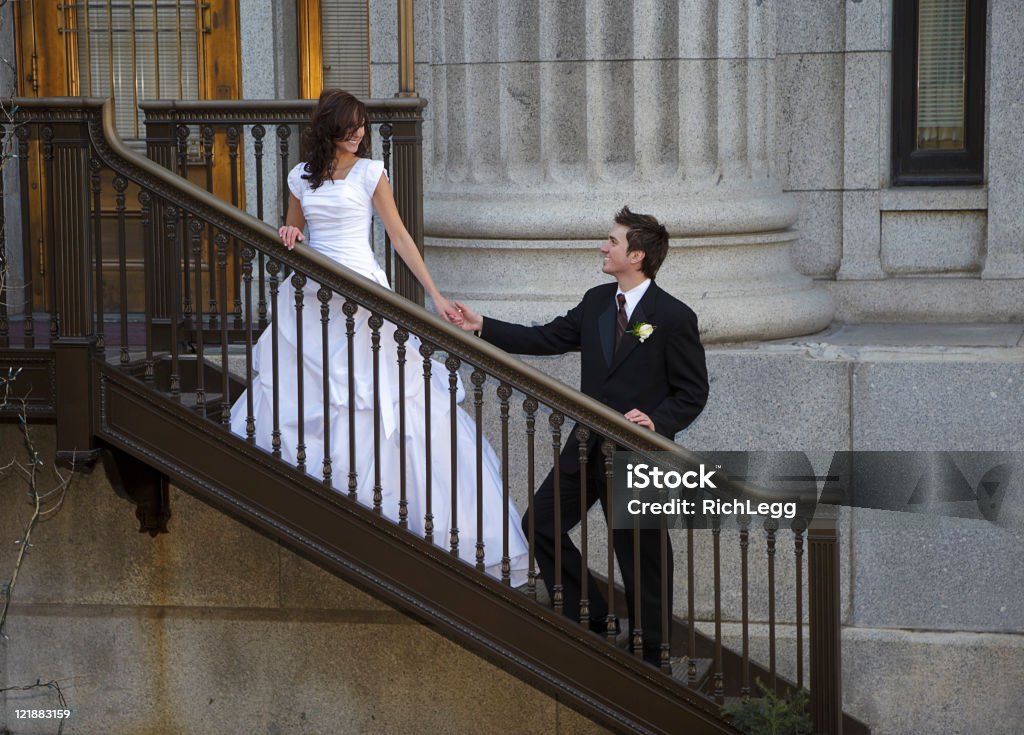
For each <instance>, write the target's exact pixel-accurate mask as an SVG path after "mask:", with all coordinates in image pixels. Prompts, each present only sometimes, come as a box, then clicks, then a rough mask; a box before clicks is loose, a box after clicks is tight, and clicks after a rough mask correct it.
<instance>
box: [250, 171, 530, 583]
mask: <svg viewBox="0 0 1024 735" xmlns="http://www.w3.org/2000/svg"><path fill="white" fill-rule="evenodd" d="M303 166H304V164H301V163H300V164H299V165H298V166H296V167H295V168H293V169H292V170H291V172H290V173H289V174H288V187H289V189H291V192H292V194H294V195H295V197H296V198H297V199H298V200H299V202H300V203H301V204H302V212H303V214H304V215H305V217H306V223H307V224H308V226H309V246H310V247H311V248H313V249H314V250H317V251H318V252H320V253H322V254H323V255H326V256H327V257H329V258H331V259H333V260H335V261H336V262H338V263H340V264H342V265H344V266H346V267H348V268H350V269H352V270H354V271H356V272H357V273H359V274H361V275H363V276H366V277H367V278H370V279H371V280H374V281H376V282H377V283H379V284H380V285H381V286H384V287H385V288H390V285H389V284H388V281H387V276H386V275H385V273H384V271H383V270H381V268H380V266H379V265H378V264H377V261H376V258H375V257H374V254H373V250H372V249H371V246H370V233H371V218H372V214H373V204H372V197H373V192H374V190H375V188H376V186H377V184H378V182H379V181H380V177H381V174H382V173H383V171H384V164H383V162H381V161H374V160H370V159H359V160H358V161H357V162H356V164H355V166H353V167H352V169H351V170H350V171H349V173H348V176H346V177H345V178H344V179H338V180H334V181H331V180H326V181H324V183H323V184H322V185H321V186H320V187H319V188H318V189H316V190H315V191H314V190H313V189H311V188H310V186H309V183H308V182H307V181H306V180H304V179H302V174H303V173H304V168H303ZM319 288H320V284H318V283H314V282H313V281H312V279H310V280H309V281H308V282H307V283H306V285H305V287H304V288H303V309H302V366H303V371H304V373H303V394H304V395H303V401H302V408H303V410H302V424H303V430H304V436H303V443H304V444H305V465H306V472H308V473H309V474H310V475H313V476H314V477H317V478H318V479H319V478H322V477H323V460H324V427H325V425H327V424H329V427H330V452H329V453H330V460H331V477H332V486H333V487H334V488H335V489H336V490H338V491H339V492H342V493H347V492H348V483H349V457H350V454H349V386H348V383H349V380H348V354H347V350H348V343H347V337H346V326H345V320H346V317H345V315H344V313H343V312H342V305H343V304H344V302H345V299H344V298H343V297H341V296H338V295H337V294H334V295H333V297H332V298H331V300H330V302H329V322H328V324H329V327H328V331H329V338H328V348H329V352H328V356H329V357H328V372H329V375H328V379H329V395H330V401H329V406H328V409H327V411H326V419H325V411H324V400H323V364H322V361H323V341H322V325H321V318H320V301H319V300H318V298H317V291H318V290H319ZM273 308H274V311H275V312H276V319H277V328H278V375H279V376H280V377H279V380H280V385H279V386H278V389H279V392H278V396H279V399H278V403H279V425H280V432H281V456H282V458H283V459H285V460H286V461H288V462H290V463H291V464H293V465H297V464H298V445H299V433H298V428H299V411H298V400H297V396H298V381H297V373H298V369H297V362H298V361H297V329H296V327H297V320H296V308H295V289H294V287H293V286H292V284H291V280H290V279H284V280H283V282H282V283H281V286H280V291H279V293H278V297H277V303H276V304H274V305H273ZM369 317H370V314H369V312H368V311H367V310H366V309H364V308H360V309H359V310H358V311H357V312H356V314H355V317H354V319H355V332H354V339H353V352H354V355H355V359H354V361H353V363H354V378H355V380H354V382H355V390H354V398H355V409H356V410H355V434H356V461H355V468H356V480H357V498H358V499H359V501H360V502H362V503H364V504H366V505H372V503H373V490H374V485H375V477H374V474H375V473H374V446H373V434H374V425H373V424H374V412H373V389H374V385H373V353H372V350H371V329H370V326H369V324H368V323H367V322H368V319H369ZM273 329H274V326H273V325H271V326H270V327H268V328H267V329H266V330H265V331H264V332H263V334H262V335H260V338H259V341H258V342H257V343H256V345H255V347H254V349H253V370H254V371H255V372H257V373H258V374H257V375H256V376H255V377H254V378H253V385H252V393H253V395H252V400H253V418H254V421H255V429H256V434H255V439H256V444H257V445H258V446H260V447H261V448H263V449H266V450H267V451H270V450H271V447H272V432H273V427H274V423H273V422H274V413H273V390H274V385H273V371H272V368H271V366H272V364H273V362H272V361H273V353H272V332H273ZM394 332H395V327H394V325H393V324H390V323H388V322H385V323H384V326H383V327H381V329H380V441H381V445H380V486H381V489H382V498H381V504H382V510H383V513H384V514H385V515H386V516H388V517H389V518H391V519H393V520H398V517H399V500H400V482H399V466H400V465H399V463H400V445H399V420H400V415H399V408H400V407H399V404H398V390H399V386H398V374H399V369H398V350H397V343H396V342H395V338H394ZM419 344H420V343H419V340H418V339H416V337H414V336H410V338H409V340H408V342H407V343H406V368H405V461H406V500H407V502H408V507H407V509H408V516H407V518H408V523H409V529H410V531H412V532H413V533H416V534H418V535H420V536H421V537H422V536H423V535H424V531H425V514H426V512H427V499H426V467H427V465H426V455H425V438H426V427H425V418H424V416H425V409H424V380H423V360H422V357H421V356H420V354H419ZM459 388H460V390H459V396H458V398H459V400H461V394H462V390H461V384H460V386H459ZM450 401H451V398H450V393H449V380H448V370H447V368H445V367H444V366H443V365H441V364H440V363H438V362H434V363H433V365H432V370H431V384H430V427H431V428H430V438H431V463H430V470H431V503H430V511H431V514H432V516H433V537H434V542H435V543H437V544H438V545H440V546H442V547H446V548H447V547H448V546H449V543H450V532H451V527H452V512H451V505H452V503H451V501H452V492H451V486H452V482H451V477H452V472H451V444H450V438H449V437H450V434H451V412H450V405H451V403H450ZM246 410H247V396H246V395H245V393H243V394H242V395H241V397H240V398H239V399H238V400H237V401H236V402H235V404H234V405H233V406H232V408H231V430H232V432H234V433H235V434H238V435H240V436H243V437H244V436H245V435H246ZM325 421H326V422H327V423H326V424H325ZM456 423H457V427H458V437H457V451H458V460H457V467H456V470H457V476H458V482H457V491H456V506H457V510H456V522H457V528H458V542H459V556H460V557H461V558H462V559H463V560H465V561H467V562H469V563H476V542H477V538H476V528H477V518H476V516H477V472H476V423H475V422H474V421H473V420H472V419H471V418H470V417H469V415H468V414H467V413H466V412H465V411H463V410H462V409H461V408H456ZM482 498H483V542H484V552H485V555H484V565H485V566H486V567H487V571H488V573H490V574H491V575H493V576H495V577H499V578H500V574H501V558H502V541H503V538H502V528H503V517H502V486H501V467H500V464H499V461H498V458H497V456H496V455H495V453H494V450H493V449H492V448H491V446H490V444H489V443H488V442H487V440H486V439H484V442H483V494H482ZM508 517H509V523H508V526H509V556H510V558H511V570H512V584H513V585H516V586H518V585H519V584H522V583H523V582H525V581H526V569H527V558H528V557H527V545H526V539H525V538H524V537H523V533H522V530H521V528H520V526H519V513H518V512H517V511H516V509H515V506H514V505H512V503H511V502H509V508H508Z"/></svg>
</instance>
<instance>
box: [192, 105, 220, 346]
mask: <svg viewBox="0 0 1024 735" xmlns="http://www.w3.org/2000/svg"><path fill="white" fill-rule="evenodd" d="M200 132H201V133H202V136H203V164H204V165H205V168H206V190H207V191H208V192H210V193H211V194H212V193H213V127H212V126H210V125H203V127H202V129H201V131H200ZM210 234H211V233H210V228H209V227H207V228H206V243H207V251H208V252H207V254H206V262H207V264H208V270H209V271H210V275H209V277H208V278H207V288H208V289H209V294H210V305H209V308H208V311H209V313H210V329H216V328H217V283H216V281H215V280H214V278H213V262H214V258H213V238H212V237H211V236H210ZM201 262H202V257H201V256H196V268H197V269H198V270H202V268H201ZM197 282H198V281H197ZM221 296H222V297H223V294H221ZM199 299H200V291H199V286H196V302H198V301H199ZM196 306H197V311H198V312H199V313H200V314H201V313H202V310H201V309H199V308H198V307H199V304H198V303H197V304H196ZM196 329H197V330H198V331H200V332H202V330H203V320H202V317H201V316H200V318H198V319H197V320H196Z"/></svg>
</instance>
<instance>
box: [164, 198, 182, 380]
mask: <svg viewBox="0 0 1024 735" xmlns="http://www.w3.org/2000/svg"><path fill="white" fill-rule="evenodd" d="M178 217H179V212H178V208H177V207H175V206H173V205H171V204H168V205H167V206H165V207H164V233H165V234H166V235H167V244H168V246H169V247H170V248H171V251H172V253H173V255H172V262H175V263H178V262H180V261H181V251H182V250H183V249H184V248H182V247H181V240H180V239H179V237H178ZM171 290H172V294H171V301H172V311H171V376H170V383H171V395H172V396H173V397H175V398H177V399H179V400H180V397H181V368H180V366H179V363H178V352H179V351H180V350H181V342H180V340H179V339H178V320H179V316H178V314H179V313H180V308H181V282H180V281H179V280H178V279H177V278H174V279H172V283H171Z"/></svg>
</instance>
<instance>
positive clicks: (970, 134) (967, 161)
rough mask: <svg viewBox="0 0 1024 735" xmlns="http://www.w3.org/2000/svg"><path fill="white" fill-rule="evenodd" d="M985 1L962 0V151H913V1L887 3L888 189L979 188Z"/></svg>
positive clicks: (915, 14)
mask: <svg viewBox="0 0 1024 735" xmlns="http://www.w3.org/2000/svg"><path fill="white" fill-rule="evenodd" d="M987 4H988V3H987V0H967V31H966V35H967V39H966V41H967V51H966V57H967V58H966V64H967V65H966V72H965V76H966V90H965V96H966V99H965V110H964V115H965V121H964V123H965V130H964V149H963V150H953V151H950V150H934V151H929V150H917V19H918V7H919V0H897V2H895V3H893V44H892V185H893V186H965V185H966V186H971V185H977V184H982V183H984V165H985V157H984V152H985V151H984V143H985V25H986V16H987V7H986V6H987Z"/></svg>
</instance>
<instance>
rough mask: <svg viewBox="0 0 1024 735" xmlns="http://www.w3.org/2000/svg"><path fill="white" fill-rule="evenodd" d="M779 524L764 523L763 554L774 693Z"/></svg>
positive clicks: (769, 658)
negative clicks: (766, 568)
mask: <svg viewBox="0 0 1024 735" xmlns="http://www.w3.org/2000/svg"><path fill="white" fill-rule="evenodd" d="M778 528H779V522H778V521H777V520H775V519H774V518H766V519H765V521H764V533H765V552H766V553H767V555H768V669H769V676H770V678H771V684H769V687H770V688H771V690H772V691H773V692H774V691H775V684H776V675H775V532H776V531H777V530H778Z"/></svg>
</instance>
